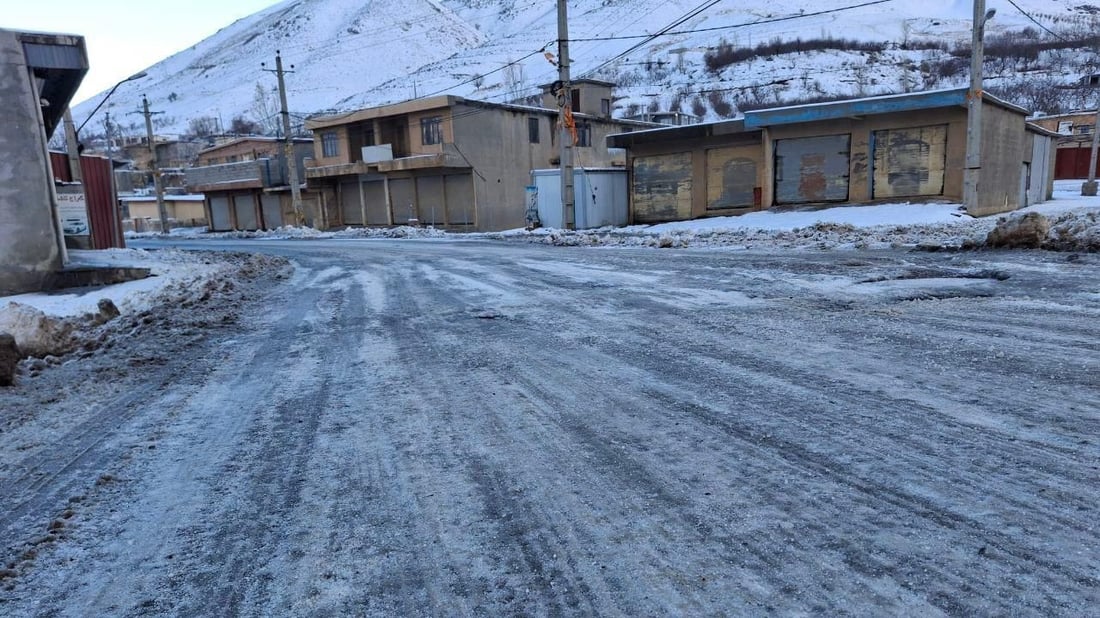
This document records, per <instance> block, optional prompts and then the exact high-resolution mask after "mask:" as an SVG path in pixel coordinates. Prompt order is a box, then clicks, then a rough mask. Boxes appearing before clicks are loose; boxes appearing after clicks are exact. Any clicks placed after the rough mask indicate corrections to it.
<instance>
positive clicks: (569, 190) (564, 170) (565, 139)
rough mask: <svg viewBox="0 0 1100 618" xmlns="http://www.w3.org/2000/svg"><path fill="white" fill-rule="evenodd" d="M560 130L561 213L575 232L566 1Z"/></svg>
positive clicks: (561, 26) (561, 2)
mask: <svg viewBox="0 0 1100 618" xmlns="http://www.w3.org/2000/svg"><path fill="white" fill-rule="evenodd" d="M558 82H559V83H560V84H561V85H560V87H561V90H560V91H559V94H558V127H559V128H560V129H561V162H560V165H561V210H562V223H563V225H564V226H565V229H567V230H571V229H573V228H574V226H575V224H574V206H575V200H574V195H573V132H572V131H571V130H570V128H569V127H567V126H565V125H566V119H567V118H568V120H569V121H570V122H573V112H574V111H575V110H573V109H572V106H573V88H572V85H571V84H570V83H569V15H568V9H567V7H566V0H558Z"/></svg>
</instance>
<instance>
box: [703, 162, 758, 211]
mask: <svg viewBox="0 0 1100 618" xmlns="http://www.w3.org/2000/svg"><path fill="white" fill-rule="evenodd" d="M752 149H759V146H754V147H753V148H752ZM752 149H750V148H744V147H738V148H713V149H711V150H708V151H707V210H728V209H730V208H750V207H752V206H754V205H755V203H756V186H757V185H756V159H754V158H752V157H751V156H746V155H747V154H748V153H749V152H750V151H751V150H752Z"/></svg>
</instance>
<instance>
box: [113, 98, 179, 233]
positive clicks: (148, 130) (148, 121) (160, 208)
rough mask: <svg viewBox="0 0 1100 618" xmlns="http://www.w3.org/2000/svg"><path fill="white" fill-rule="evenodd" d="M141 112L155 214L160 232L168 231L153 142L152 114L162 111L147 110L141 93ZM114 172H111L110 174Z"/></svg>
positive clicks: (146, 100)
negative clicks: (158, 218) (151, 172)
mask: <svg viewBox="0 0 1100 618" xmlns="http://www.w3.org/2000/svg"><path fill="white" fill-rule="evenodd" d="M141 108H142V112H141V113H142V114H144V115H145V135H146V136H147V139H148V140H149V155H150V157H151V158H152V162H151V165H152V166H153V190H154V191H155V192H156V194H157V214H158V215H160V233H161V234H167V233H168V209H167V208H166V207H165V206H164V183H163V182H162V181H161V178H160V165H159V164H158V163H157V145H156V144H155V143H154V142H153V114H163V113H164V112H151V111H149V99H147V98H146V97H145V95H141ZM113 174H114V173H113V172H112V175H113Z"/></svg>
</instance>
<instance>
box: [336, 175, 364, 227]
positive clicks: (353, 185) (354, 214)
mask: <svg viewBox="0 0 1100 618" xmlns="http://www.w3.org/2000/svg"><path fill="white" fill-rule="evenodd" d="M340 221H341V222H342V223H343V224H344V225H363V205H362V204H361V203H360V202H359V181H355V182H344V183H340Z"/></svg>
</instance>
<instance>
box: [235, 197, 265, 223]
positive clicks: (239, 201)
mask: <svg viewBox="0 0 1100 618" xmlns="http://www.w3.org/2000/svg"><path fill="white" fill-rule="evenodd" d="M233 210H234V211H235V212H236V213H237V229H238V230H255V229H258V228H259V227H260V223H259V221H257V220H256V202H255V200H254V199H253V198H252V196H251V195H249V194H241V195H234V196H233Z"/></svg>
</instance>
